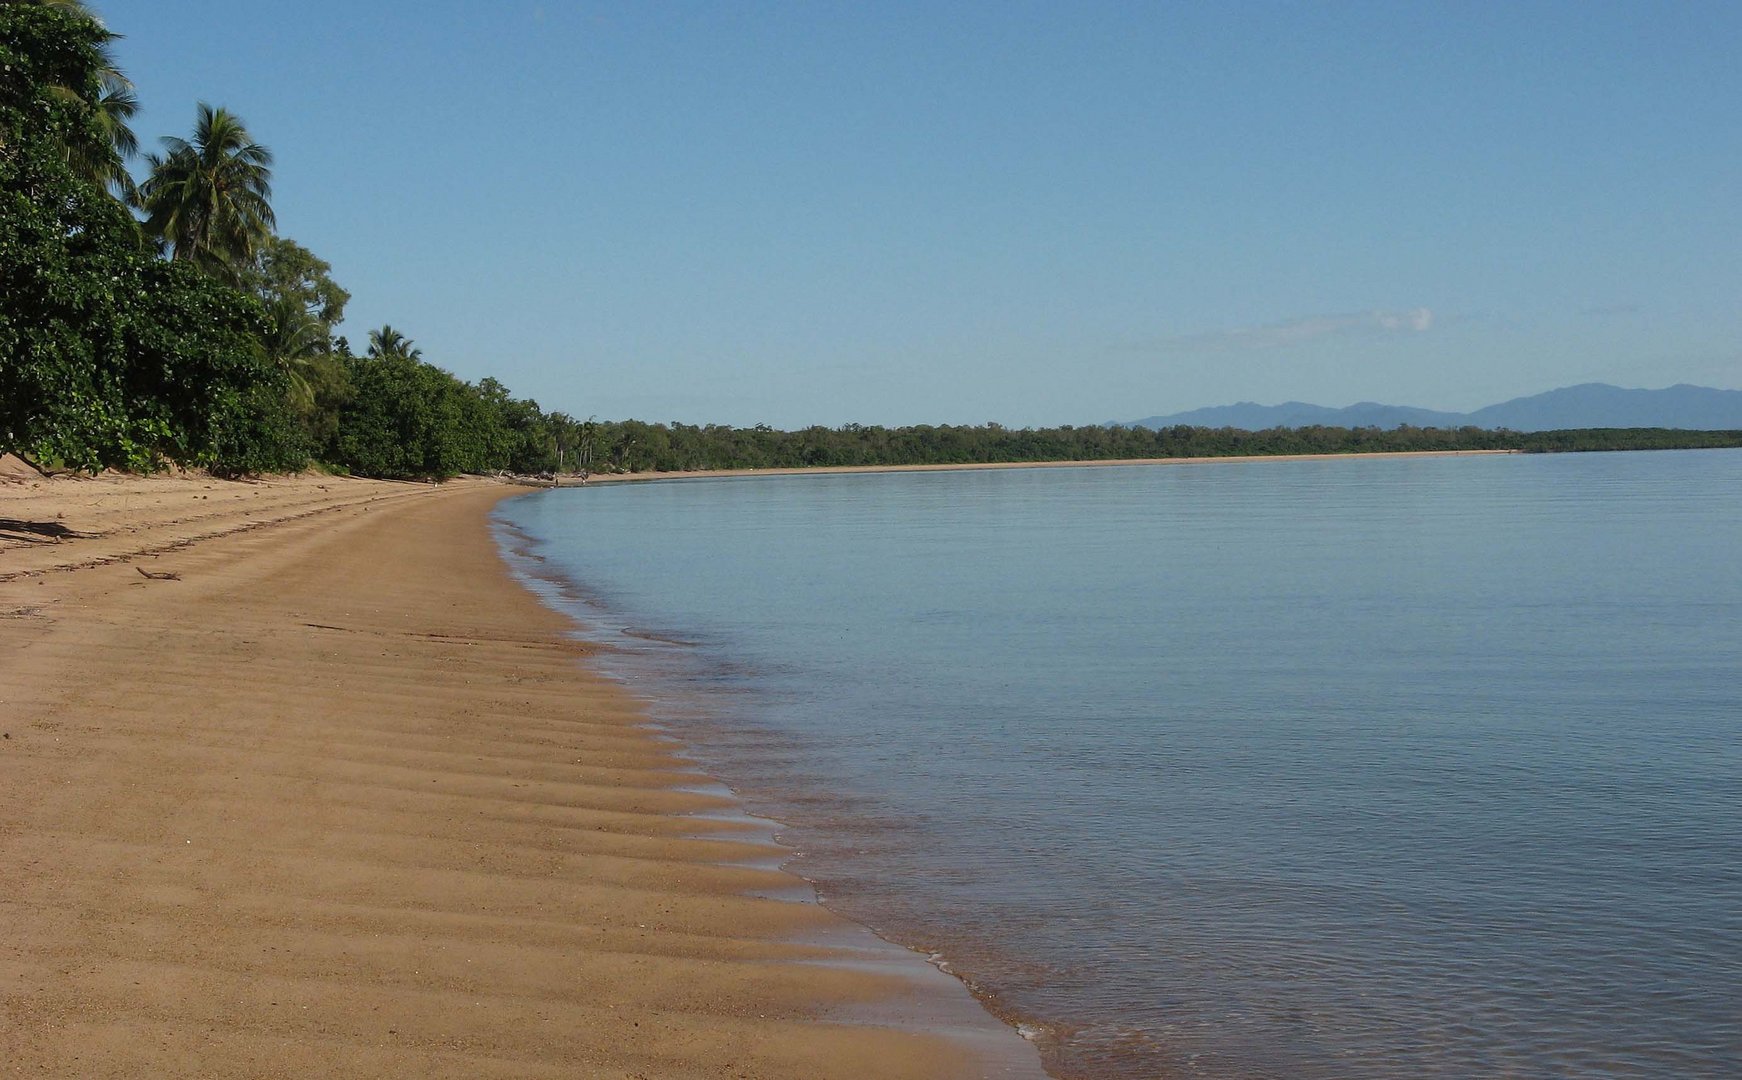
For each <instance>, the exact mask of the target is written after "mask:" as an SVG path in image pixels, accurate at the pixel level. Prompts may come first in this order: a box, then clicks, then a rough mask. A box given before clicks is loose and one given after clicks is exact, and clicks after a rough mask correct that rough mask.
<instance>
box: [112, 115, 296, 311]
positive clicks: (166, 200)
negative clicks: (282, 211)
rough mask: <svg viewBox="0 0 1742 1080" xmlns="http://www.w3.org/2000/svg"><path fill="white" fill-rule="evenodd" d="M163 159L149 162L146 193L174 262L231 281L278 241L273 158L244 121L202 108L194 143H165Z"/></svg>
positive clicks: (152, 219) (152, 226)
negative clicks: (265, 243)
mask: <svg viewBox="0 0 1742 1080" xmlns="http://www.w3.org/2000/svg"><path fill="white" fill-rule="evenodd" d="M163 146H164V150H165V151H166V153H165V154H164V156H163V157H158V156H157V155H155V154H152V155H149V156H148V158H147V160H149V161H150V162H151V176H150V177H148V178H147V179H146V181H145V183H144V184H142V185H140V188H139V194H140V202H141V204H142V205H143V206H144V208H145V213H146V221H145V227H146V230H147V231H148V232H150V233H152V234H153V235H155V236H158V237H161V238H162V239H163V240H164V242H165V243H166V244H168V246H169V249H170V257H171V258H173V259H177V260H187V261H191V262H193V263H194V264H196V265H198V266H200V267H203V268H204V269H206V270H209V271H212V272H214V273H217V274H220V275H222V276H225V277H234V276H235V274H236V270H237V268H238V267H240V266H242V265H243V264H244V263H246V262H247V261H248V260H249V259H251V258H253V255H254V249H255V247H256V246H257V245H258V244H259V243H260V242H261V240H263V239H264V238H265V237H267V236H269V235H271V233H272V227H273V225H275V224H276V223H277V221H276V219H275V218H274V217H273V214H272V151H270V150H268V149H266V147H264V146H261V145H260V144H259V143H257V142H255V141H254V138H253V136H251V135H249V134H248V129H247V127H245V126H244V125H243V123H242V120H241V118H240V117H238V116H237V115H236V114H235V113H232V112H230V111H228V110H226V109H214V108H212V107H211V106H210V105H207V104H206V103H205V102H203V101H202V102H200V105H199V116H198V118H197V120H196V121H195V123H194V137H193V140H192V141H191V142H189V141H185V140H182V139H178V138H175V137H174V136H166V137H165V138H164V140H163Z"/></svg>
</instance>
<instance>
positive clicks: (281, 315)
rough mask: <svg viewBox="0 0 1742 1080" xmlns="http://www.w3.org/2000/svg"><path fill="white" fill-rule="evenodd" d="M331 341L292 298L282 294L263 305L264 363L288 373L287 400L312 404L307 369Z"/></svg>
mask: <svg viewBox="0 0 1742 1080" xmlns="http://www.w3.org/2000/svg"><path fill="white" fill-rule="evenodd" d="M331 342H332V338H331V336H330V335H329V334H328V333H327V328H326V326H325V325H324V324H323V323H321V321H320V320H319V319H316V318H315V317H314V316H313V315H310V314H309V312H308V309H307V308H305V307H303V306H302V305H301V304H299V303H297V301H296V299H295V298H294V297H288V296H281V297H279V298H278V299H276V300H274V301H273V302H272V303H270V304H268V305H266V334H265V335H264V336H263V337H262V338H261V339H260V346H261V348H262V349H263V350H264V351H265V353H266V360H267V362H268V363H270V364H271V365H272V366H273V367H275V368H278V369H279V370H280V371H282V372H284V373H285V375H287V376H289V378H290V400H291V401H292V403H294V404H295V405H297V406H298V407H302V408H306V407H307V406H309V405H311V404H313V402H314V388H313V387H312V386H311V385H310V384H309V378H308V372H309V369H310V367H311V366H312V365H313V364H314V361H315V360H316V358H318V357H321V356H324V355H326V353H327V351H328V349H329V348H330V347H331Z"/></svg>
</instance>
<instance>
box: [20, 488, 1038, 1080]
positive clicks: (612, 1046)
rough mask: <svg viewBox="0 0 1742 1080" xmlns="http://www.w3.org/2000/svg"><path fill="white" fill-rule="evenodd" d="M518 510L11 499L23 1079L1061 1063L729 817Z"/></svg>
mask: <svg viewBox="0 0 1742 1080" xmlns="http://www.w3.org/2000/svg"><path fill="white" fill-rule="evenodd" d="M520 490H524V489H518V488H512V487H506V486H502V485H497V484H494V483H489V482H484V481H460V482H456V483H452V484H448V485H443V486H441V487H439V488H437V487H433V486H430V485H420V484H386V483H376V482H369V481H358V480H338V479H331V478H317V477H301V478H292V479H285V480H273V481H269V482H262V483H232V482H220V481H215V480H210V479H204V478H200V477H159V478H147V479H141V478H99V479H60V480H55V481H41V480H31V479H29V478H25V479H22V480H18V481H13V482H0V735H3V736H4V738H3V739H0V865H4V866H5V867H6V873H5V874H4V876H3V877H0V930H3V933H0V1074H4V1075H18V1076H28V1077H138V1076H164V1077H178V1076H185V1077H193V1076H201V1077H227V1076H249V1077H278V1076H283V1077H309V1076H346V1077H405V1076H449V1077H598V1078H630V1077H647V1078H655V1077H657V1078H684V1077H695V1078H702V1077H709V1078H714V1077H761V1078H777V1077H792V1078H800V1077H806V1078H815V1077H824V1078H826V1077H840V1078H843V1080H845V1078H873V1080H874V1078H878V1077H890V1078H895V1077H902V1078H927V1077H937V1078H944V1077H952V1078H953V1077H978V1076H1019V1075H1039V1072H1038V1066H1037V1065H1035V1064H1034V1055H1033V1053H1032V1051H1031V1050H1030V1049H1029V1048H1028V1047H1027V1045H1026V1044H1025V1043H1023V1042H1022V1041H1021V1040H1020V1039H1019V1038H1018V1037H1017V1036H1016V1035H1015V1034H1014V1033H1013V1032H1010V1031H1009V1030H1008V1029H1006V1028H1003V1027H1002V1026H1001V1025H998V1024H997V1023H996V1021H993V1020H991V1018H990V1017H988V1016H986V1015H985V1014H983V1013H980V1012H979V1011H978V1010H977V1008H976V1007H974V1006H973V1003H972V1001H971V999H969V998H968V997H967V994H966V992H965V991H964V990H962V989H961V988H960V987H959V985H957V984H955V983H954V982H953V981H951V980H949V979H947V978H946V977H944V976H941V975H937V974H936V973H935V972H933V971H932V970H931V969H930V968H928V967H926V966H925V965H924V964H923V962H921V961H920V960H919V959H918V958H917V957H914V958H912V962H911V964H907V963H905V962H904V961H902V962H891V961H890V959H889V957H888V955H887V951H885V952H883V953H878V952H877V951H875V950H868V949H862V948H861V947H860V946H859V945H858V944H855V942H857V941H859V940H860V938H864V939H869V935H865V934H864V933H863V932H862V931H859V930H857V928H854V927H852V926H850V925H849V924H845V923H844V922H843V920H840V919H839V918H837V917H836V916H834V915H833V914H832V913H830V912H829V911H827V910H826V909H823V908H821V907H819V906H817V905H816V904H814V903H807V902H802V901H798V900H792V899H786V898H784V896H782V898H772V894H789V893H791V892H792V891H793V890H792V886H793V885H794V884H795V883H796V879H794V878H792V877H790V876H788V875H786V874H784V873H782V872H780V871H778V870H777V869H775V868H774V867H773V865H771V864H772V862H773V861H774V858H775V853H774V852H772V851H771V850H770V849H769V848H768V847H767V846H766V845H765V843H764V842H763V841H762V840H761V839H760V833H759V832H754V831H747V826H746V825H745V824H743V823H741V822H735V821H732V820H730V819H729V818H728V817H726V816H724V815H722V816H720V817H707V816H696V815H697V814H705V813H706V812H707V811H710V810H720V809H727V810H729V809H731V804H730V803H729V801H728V800H726V799H724V798H722V797H718V796H714V795H708V794H697V793H695V792H693V791H686V790H682V789H683V788H685V787H692V788H693V787H695V786H696V785H697V781H698V780H699V779H700V778H699V777H697V776H696V775H695V773H694V772H693V771H692V770H691V767H690V766H689V765H688V764H687V762H686V761H685V760H684V759H683V758H682V757H680V756H678V755H677V753H676V752H675V748H674V747H673V746H672V745H671V744H669V743H668V742H665V741H663V740H661V739H660V738H659V737H657V736H656V735H654V734H652V733H650V732H649V731H648V730H647V729H646V728H645V726H644V723H645V721H646V719H647V717H646V715H645V713H644V711H643V707H642V705H641V704H640V703H639V702H637V701H636V700H634V699H632V698H631V697H629V696H628V695H627V694H626V693H625V692H624V691H623V690H622V689H621V688H620V687H619V686H617V685H616V684H614V683H612V682H610V681H608V680H606V679H604V678H602V677H600V676H598V675H596V674H594V673H592V672H591V671H590V670H589V668H588V667H587V666H586V663H585V660H586V655H587V652H588V649H589V648H590V646H587V645H585V644H583V643H580V642H577V641H575V640H574V639H573V638H572V636H571V631H572V627H571V626H570V624H568V622H567V621H566V620H565V619H564V618H562V617H561V616H560V615H558V614H557V613H555V612H553V611H551V610H549V609H548V608H546V607H544V606H543V605H541V604H540V603H539V602H538V601H537V600H536V599H535V598H534V597H533V596H532V595H531V594H530V593H529V592H527V591H526V590H525V589H523V588H522V587H521V586H519V585H518V584H517V583H516V582H515V581H514V580H513V578H512V577H511V576H510V575H509V574H508V572H507V571H506V569H505V568H504V566H503V564H502V562H501V559H500V557H499V555H498V552H497V550H496V547H495V544H494V541H493V539H492V537H491V534H490V531H489V526H488V520H487V516H488V512H489V510H490V508H491V507H492V506H493V505H494V504H495V503H496V502H497V501H498V500H500V499H501V498H503V497H505V496H507V495H510V494H513V493H515V492H517V491H520ZM761 894H770V896H769V897H767V898H765V897H764V896H763V895H761ZM855 935H859V937H857V938H856V937H855ZM898 960H900V958H898ZM873 961H874V962H873ZM917 1016H925V1017H930V1018H932V1019H933V1020H934V1021H935V1022H933V1023H931V1024H929V1025H927V1028H928V1029H921V1027H920V1026H919V1025H917V1024H915V1023H903V1022H898V1021H897V1020H892V1019H890V1018H892V1017H917ZM877 1018H881V1019H877ZM874 1020H875V1022H874Z"/></svg>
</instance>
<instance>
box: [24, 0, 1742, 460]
mask: <svg viewBox="0 0 1742 1080" xmlns="http://www.w3.org/2000/svg"><path fill="white" fill-rule="evenodd" d="M114 40H115V35H114V34H112V33H111V32H110V31H108V30H107V29H105V28H104V27H103V26H102V25H101V24H100V23H99V22H98V21H97V19H96V18H95V17H94V16H93V15H92V13H91V12H90V10H89V9H88V8H87V7H86V6H85V5H84V4H82V3H80V2H78V0H0V65H3V66H4V68H5V72H6V75H5V78H4V80H0V452H14V453H19V454H22V455H25V456H26V457H28V458H31V459H34V460H35V461H37V462H41V463H45V464H50V465H59V466H62V467H67V468H73V469H82V470H92V471H94V470H98V469H102V468H106V467H119V468H124V469H131V470H135V471H146V470H150V469H154V468H158V467H161V466H162V465H165V464H172V463H173V464H182V465H192V466H203V467H206V468H209V469H211V470H213V471H214V472H217V473H220V474H242V473H258V472H271V471H292V470H297V469H302V468H305V467H308V466H309V465H311V464H318V465H321V466H324V467H326V468H329V469H331V470H333V471H337V472H348V473H352V474H355V475H360V476H372V477H393V478H408V477H445V476H452V475H455V474H457V473H463V472H494V471H504V470H506V471H513V472H519V473H547V472H554V471H583V472H585V471H592V472H599V471H611V472H640V471H647V470H686V469H694V470H705V469H728V468H731V469H738V468H802V467H809V466H851V465H920V464H971V463H990V462H1024V461H1064V460H1077V461H1105V460H1114V459H1122V458H1151V457H1218V456H1229V455H1262V454H1302V453H1362V452H1374V451H1403V450H1526V451H1550V450H1557V451H1564V450H1615V449H1646V448H1670V447H1705V446H1736V445H1742V432H1688V431H1669V430H1655V429H1627V430H1584V431H1558V432H1541V433H1529V434H1520V433H1517V432H1509V431H1491V430H1484V429H1481V428H1476V427H1462V428H1457V429H1439V428H1409V427H1404V428H1398V429H1393V430H1381V429H1378V428H1353V429H1351V428H1332V427H1307V428H1298V429H1288V428H1277V429H1272V430H1268V431H1257V432H1251V431H1239V430H1234V429H1227V428H1224V429H1211V428H1204V427H1184V426H1175V427H1165V428H1162V429H1160V430H1153V431H1152V430H1146V429H1143V428H1128V427H1111V426H1085V427H1059V428H1044V429H1027V428H1024V429H1011V428H1005V427H1002V426H1000V425H998V424H985V425H979V426H950V425H945V426H931V425H918V426H909V427H894V428H888V427H878V426H861V425H857V424H849V425H846V426H843V427H839V428H827V427H810V428H805V429H802V430H798V431H779V430H775V429H773V428H770V427H768V426H766V425H757V426H755V427H730V426H722V425H706V426H697V425H689V424H679V423H673V424H654V423H644V422H641V421H636V420H625V421H619V422H595V421H593V420H585V421H583V420H577V419H576V418H574V417H572V416H569V415H567V414H565V413H561V412H546V411H545V410H543V409H542V408H540V407H539V405H538V404H537V403H536V402H534V401H531V400H528V399H523V398H516V397H514V396H513V395H512V394H511V393H510V392H509V390H508V388H507V387H505V386H503V385H502V384H501V383H499V382H497V381H496V380H495V379H490V378H486V379H482V380H480V381H479V382H477V383H468V382H466V381H464V380H462V379H459V378H457V377H456V376H454V375H453V374H451V373H449V372H447V371H445V370H443V369H441V368H439V367H436V366H434V365H433V364H431V363H429V362H428V361H426V360H425V359H424V357H423V354H422V350H421V349H419V348H418V347H417V345H416V344H415V342H413V341H412V340H411V339H410V338H409V337H407V336H406V334H405V333H404V332H402V331H401V330H398V329H396V328H394V327H392V326H382V327H380V328H379V329H376V330H372V331H370V332H369V334H368V339H367V345H366V348H365V350H364V351H363V352H362V353H361V354H358V353H356V352H354V351H353V350H352V347H351V345H350V342H349V341H348V339H347V338H346V337H344V336H342V335H340V334H339V333H338V327H339V324H340V323H341V322H342V321H343V319H344V312H345V306H346V303H347V302H348V301H349V299H350V296H349V294H348V293H347V292H346V291H345V289H343V288H342V287H341V286H340V285H339V284H338V283H337V282H335V281H334V280H333V278H332V267H331V266H330V265H329V264H328V263H327V262H326V261H325V260H323V259H321V258H320V257H319V256H318V255H316V254H315V253H314V252H312V251H310V250H308V249H307V248H305V247H303V246H301V245H300V244H298V243H296V241H294V240H293V239H290V238H289V237H285V236H281V235H278V234H277V233H276V231H275V230H276V228H277V220H276V216H275V214H274V213H273V209H272V166H273V155H272V152H271V151H270V150H269V149H268V148H267V147H266V146H265V145H263V144H262V143H261V142H259V141H258V140H257V139H256V138H255V136H254V134H253V133H252V132H251V131H250V130H249V129H248V127H247V125H246V123H245V122H244V121H243V119H242V118H241V117H239V116H237V115H235V114H233V113H231V112H229V111H228V110H227V109H224V108H222V107H220V106H214V105H210V104H207V103H205V102H200V103H198V104H197V105H196V108H195V116H194V123H193V127H192V130H191V132H190V134H189V137H187V138H185V139H184V138H181V137H179V136H169V137H166V138H164V139H162V140H161V148H162V150H161V153H157V154H148V155H145V156H144V157H143V159H142V161H143V165H144V176H143V178H142V179H139V180H137V181H136V180H135V178H134V176H133V173H132V171H131V170H130V168H129V164H130V162H132V161H133V160H134V159H136V158H137V157H138V156H139V140H138V137H137V136H136V134H135V133H134V132H133V130H132V128H131V126H130V123H131V120H132V119H133V117H134V116H135V115H136V114H137V112H138V99H137V98H136V96H135V94H134V88H133V85H132V83H131V82H130V81H129V80H128V79H127V76H126V74H125V73H124V72H122V71H121V69H120V68H119V67H118V66H117V65H116V63H115V61H114V58H113V55H112V52H111V48H110V47H111V44H112V42H113V41H114Z"/></svg>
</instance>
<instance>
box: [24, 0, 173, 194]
mask: <svg viewBox="0 0 1742 1080" xmlns="http://www.w3.org/2000/svg"><path fill="white" fill-rule="evenodd" d="M0 7H44V8H55V9H57V10H60V11H64V12H67V13H68V14H70V15H73V16H76V17H78V18H81V19H88V20H89V21H91V22H93V23H95V24H97V26H98V27H99V28H100V29H101V30H102V34H103V37H102V39H101V41H100V42H99V43H98V45H97V56H98V59H99V64H98V66H97V68H96V72H95V75H96V89H95V92H94V93H93V92H91V91H89V90H87V91H85V92H84V93H82V94H81V92H80V91H78V90H75V89H73V88H72V87H70V86H57V87H55V88H54V91H55V93H56V94H58V95H59V96H60V97H61V98H62V99H64V100H67V101H71V102H75V103H77V104H80V105H84V106H86V107H88V108H90V109H91V111H92V113H93V114H94V118H95V121H96V128H97V133H98V135H99V141H97V142H74V143H69V144H68V145H67V161H68V162H69V163H70V164H71V165H72V167H73V171H74V172H76V173H77V174H78V175H79V176H80V177H81V178H82V179H85V180H88V181H90V182H91V183H93V184H96V185H98V186H99V187H102V188H104V189H106V190H107V191H108V192H109V193H110V194H111V195H113V196H114V197H115V198H116V199H117V200H118V201H120V202H122V203H125V204H127V205H129V206H131V205H135V204H136V203H137V199H138V187H137V186H136V185H135V184H134V182H133V176H132V174H130V173H129V172H128V171H127V162H129V161H131V160H132V159H133V158H134V157H135V156H136V155H137V154H138V153H139V139H138V137H137V136H135V135H134V134H133V129H132V128H131V127H129V126H128V121H129V120H131V119H133V117H134V115H135V114H136V113H138V112H139V99H138V98H137V97H135V96H134V93H133V82H132V80H130V79H128V78H127V75H126V74H125V73H124V72H123V71H122V70H121V68H120V67H119V66H117V65H116V63H115V57H114V54H113V53H112V52H110V50H109V43H110V42H112V41H114V40H115V39H116V38H117V37H119V36H120V35H118V34H115V33H112V32H110V31H109V30H108V29H107V28H105V27H103V20H102V19H100V18H98V17H97V14H96V12H94V11H92V10H91V9H90V6H89V5H87V4H85V3H84V0H0Z"/></svg>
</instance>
